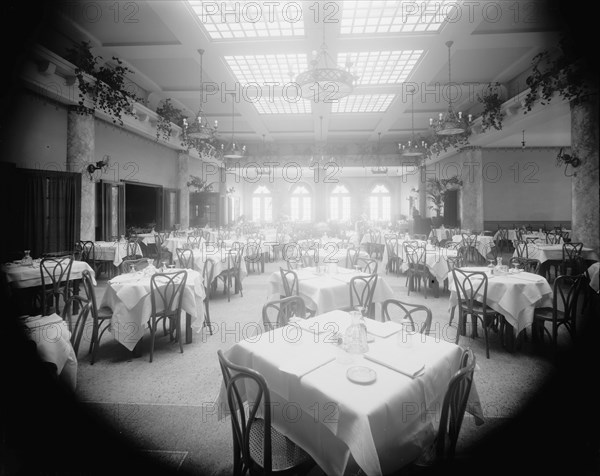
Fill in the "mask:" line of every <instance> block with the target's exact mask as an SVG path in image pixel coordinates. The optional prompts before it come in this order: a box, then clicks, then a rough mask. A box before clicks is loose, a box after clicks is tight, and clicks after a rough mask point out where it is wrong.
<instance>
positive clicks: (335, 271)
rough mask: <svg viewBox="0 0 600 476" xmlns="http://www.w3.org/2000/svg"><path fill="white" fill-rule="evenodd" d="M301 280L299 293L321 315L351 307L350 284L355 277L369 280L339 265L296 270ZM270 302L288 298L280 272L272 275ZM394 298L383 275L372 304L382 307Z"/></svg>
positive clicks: (363, 274) (269, 292)
mask: <svg viewBox="0 0 600 476" xmlns="http://www.w3.org/2000/svg"><path fill="white" fill-rule="evenodd" d="M294 271H295V272H296V275H297V276H298V290H299V293H300V296H301V297H302V298H304V301H305V303H306V306H307V307H308V308H309V309H314V310H315V312H316V313H317V314H321V313H324V312H328V311H333V310H336V309H346V308H349V307H350V280H351V279H352V278H353V277H355V276H369V275H368V274H367V273H362V272H360V271H357V270H355V269H349V268H344V267H342V266H339V265H338V264H336V263H329V264H326V265H325V266H320V267H319V268H317V267H306V268H300V269H296V270H294ZM267 285H268V289H267V298H268V299H271V298H273V296H277V298H276V299H279V296H282V295H284V294H285V292H284V288H283V282H282V280H281V273H280V271H275V272H273V273H272V274H271V275H270V276H269V279H268V281H267ZM394 297H395V294H394V291H393V290H392V288H391V287H390V285H389V284H388V282H387V281H386V280H385V278H384V277H383V276H381V275H379V276H378V277H377V284H376V286H375V291H374V294H373V303H381V302H383V301H385V300H386V299H391V298H394Z"/></svg>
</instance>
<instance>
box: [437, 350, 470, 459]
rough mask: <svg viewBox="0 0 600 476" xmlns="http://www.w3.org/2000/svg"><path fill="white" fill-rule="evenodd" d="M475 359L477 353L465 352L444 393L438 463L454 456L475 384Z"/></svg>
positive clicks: (439, 428) (438, 435) (439, 432)
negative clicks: (472, 387)
mask: <svg viewBox="0 0 600 476" xmlns="http://www.w3.org/2000/svg"><path fill="white" fill-rule="evenodd" d="M475 361H476V359H475V355H474V354H473V351H472V350H471V349H467V350H465V351H464V352H463V355H462V358H461V368H460V369H459V370H458V371H457V372H456V373H455V374H454V376H453V377H452V378H451V379H450V383H449V384H448V388H447V390H446V393H445V395H444V401H443V403H442V414H441V416H440V425H439V427H438V434H437V437H436V440H435V455H436V461H437V462H438V463H439V462H443V461H449V460H451V459H453V458H454V452H455V449H456V442H457V441H458V434H459V433H460V428H461V426H462V422H463V418H464V416H465V410H466V409H467V401H468V399H469V393H470V392H471V386H472V384H473V374H474V373H475Z"/></svg>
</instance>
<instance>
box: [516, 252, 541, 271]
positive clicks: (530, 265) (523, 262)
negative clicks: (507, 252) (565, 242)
mask: <svg viewBox="0 0 600 476" xmlns="http://www.w3.org/2000/svg"><path fill="white" fill-rule="evenodd" d="M515 263H516V264H517V267H518V268H519V269H522V270H523V271H526V272H528V273H533V274H540V266H541V263H540V260H538V259H532V258H520V257H518V256H514V257H512V258H511V259H510V266H513V265H514V264H515Z"/></svg>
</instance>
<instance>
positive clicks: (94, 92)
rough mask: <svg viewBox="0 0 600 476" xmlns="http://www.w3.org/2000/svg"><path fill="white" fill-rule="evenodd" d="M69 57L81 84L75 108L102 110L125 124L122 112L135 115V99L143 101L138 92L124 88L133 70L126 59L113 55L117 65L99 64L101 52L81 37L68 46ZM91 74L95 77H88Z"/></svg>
mask: <svg viewBox="0 0 600 476" xmlns="http://www.w3.org/2000/svg"><path fill="white" fill-rule="evenodd" d="M66 59H67V60H69V61H70V62H71V63H73V64H74V65H75V66H76V69H75V77H76V78H77V80H78V81H77V83H78V88H79V101H78V104H77V106H76V110H77V111H78V112H79V113H80V114H93V113H94V111H95V110H98V109H99V110H102V111H104V112H105V113H106V114H108V115H109V116H110V117H111V118H112V122H113V124H117V123H118V124H119V125H121V126H122V125H123V120H122V116H123V114H125V115H128V116H131V117H136V116H135V113H134V112H133V109H132V107H131V106H132V101H140V98H138V97H136V95H135V94H133V93H131V92H128V91H125V90H124V85H125V80H126V77H125V75H126V74H128V73H131V74H133V71H132V70H130V69H129V68H127V67H126V66H123V62H122V61H121V60H120V59H119V58H117V57H115V56H113V57H112V60H113V61H114V62H115V65H108V64H104V65H102V66H98V62H99V60H101V59H102V57H101V56H94V55H93V54H92V52H91V44H90V43H89V42H88V41H82V42H81V43H80V44H78V45H77V46H76V47H75V48H69V49H68V50H67V54H66ZM89 76H91V77H92V78H93V81H89V80H88V77H89ZM86 99H91V100H92V104H93V107H88V106H86Z"/></svg>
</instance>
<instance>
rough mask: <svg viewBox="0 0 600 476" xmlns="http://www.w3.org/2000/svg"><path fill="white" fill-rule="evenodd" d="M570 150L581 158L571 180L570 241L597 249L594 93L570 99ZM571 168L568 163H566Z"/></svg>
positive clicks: (595, 107)
mask: <svg viewBox="0 0 600 476" xmlns="http://www.w3.org/2000/svg"><path fill="white" fill-rule="evenodd" d="M571 153H572V155H573V156H574V157H578V158H580V159H581V165H580V166H579V167H577V168H576V169H574V172H575V174H576V175H575V176H574V177H573V178H572V180H571V187H572V194H571V197H572V198H571V200H572V207H573V222H572V224H571V226H572V234H571V241H573V242H581V243H583V245H584V246H587V247H590V248H593V249H594V250H595V251H596V253H598V252H600V249H599V236H598V235H599V230H600V226H599V221H598V220H599V215H600V208H599V202H600V198H599V194H598V189H599V186H600V185H599V181H598V96H591V97H590V98H589V100H588V101H586V102H585V103H583V104H573V103H571ZM569 170H571V167H569Z"/></svg>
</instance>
